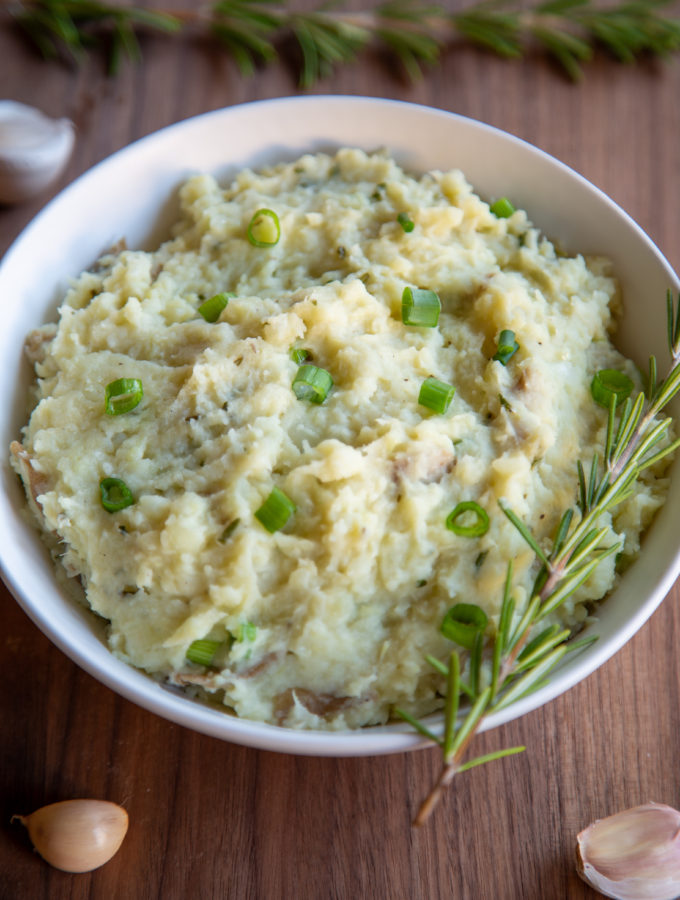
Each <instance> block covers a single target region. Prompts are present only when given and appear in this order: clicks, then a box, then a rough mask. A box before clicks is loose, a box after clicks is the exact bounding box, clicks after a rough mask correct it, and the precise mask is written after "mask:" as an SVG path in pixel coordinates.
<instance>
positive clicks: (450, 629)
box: [439, 603, 489, 650]
mask: <svg viewBox="0 0 680 900" xmlns="http://www.w3.org/2000/svg"><path fill="white" fill-rule="evenodd" d="M488 621H489V619H488V617H487V615H486V613H485V612H484V610H483V609H481V607H479V606H476V605H475V604H474V603H456V605H455V606H452V607H451V609H450V610H449V611H448V612H447V614H446V615H445V616H444V620H443V621H442V624H441V625H440V626H439V630H440V631H441V633H442V634H443V635H444V637H445V638H448V639H449V640H450V641H453V642H454V643H456V644H460V646H461V647H467V648H468V650H472V648H473V647H474V645H475V641H476V640H477V635H478V634H480V633H481V632H483V631H484V629H485V628H486V626H487V623H488Z"/></svg>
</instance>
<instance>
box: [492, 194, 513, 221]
mask: <svg viewBox="0 0 680 900" xmlns="http://www.w3.org/2000/svg"><path fill="white" fill-rule="evenodd" d="M489 209H490V210H491V212H492V213H493V214H494V216H496V218H497V219H509V218H510V216H511V215H512V214H513V213H514V211H515V207H514V206H513V205H512V203H511V202H510V201H509V200H508V198H507V197H500V198H499V199H498V200H496V202H495V203H492V204H491V206H490V207H489Z"/></svg>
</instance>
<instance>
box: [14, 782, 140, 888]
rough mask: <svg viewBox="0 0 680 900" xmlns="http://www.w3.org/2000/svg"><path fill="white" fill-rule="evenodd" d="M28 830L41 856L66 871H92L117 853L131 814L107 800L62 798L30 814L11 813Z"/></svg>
mask: <svg viewBox="0 0 680 900" xmlns="http://www.w3.org/2000/svg"><path fill="white" fill-rule="evenodd" d="M15 820H16V821H19V822H21V824H22V825H25V826H26V828H27V829H28V834H29V837H30V838H31V842H32V844H33V846H34V847H35V849H36V850H37V851H38V853H39V854H40V855H41V856H42V858H43V859H44V860H45V861H46V862H48V863H49V864H50V865H52V866H54V867H55V868H56V869H62V870H63V871H64V872H90V871H91V870H92V869H97V868H99V866H103V865H104V863H106V862H108V861H109V860H110V859H111V857H112V856H114V854H115V853H117V852H118V849H119V847H120V845H121V844H122V843H123V838H124V837H125V835H126V833H127V829H128V814H127V812H126V811H125V810H124V809H123V807H122V806H118V804H117V803H111V802H109V801H108V800H86V799H83V800H62V801H61V802H60V803H50V804H49V805H48V806H42V807H41V808H40V809H36V811H35V812H33V813H31V814H30V815H29V816H12V821H13V822H14V821H15Z"/></svg>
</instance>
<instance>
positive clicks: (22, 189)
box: [0, 100, 75, 204]
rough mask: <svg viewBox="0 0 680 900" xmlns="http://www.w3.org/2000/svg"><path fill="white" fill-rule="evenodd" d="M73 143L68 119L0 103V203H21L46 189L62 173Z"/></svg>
mask: <svg viewBox="0 0 680 900" xmlns="http://www.w3.org/2000/svg"><path fill="white" fill-rule="evenodd" d="M74 142H75V128H74V126H73V123H72V122H71V121H69V119H51V118H50V117H49V116H46V115H44V114H43V113H41V112H40V110H37V109H34V108H33V107H32V106H26V105H25V104H23V103H17V102H15V101H14V100H0V204H11V203H21V202H23V201H24V200H30V199H31V197H35V196H37V195H38V194H40V193H41V192H42V191H44V190H46V189H47V188H48V187H49V186H50V184H52V182H53V181H55V180H56V179H57V178H58V177H59V175H60V174H61V173H62V172H63V171H64V168H65V166H66V164H67V162H68V161H69V159H70V156H71V153H72V151H73V145H74Z"/></svg>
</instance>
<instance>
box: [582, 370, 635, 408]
mask: <svg viewBox="0 0 680 900" xmlns="http://www.w3.org/2000/svg"><path fill="white" fill-rule="evenodd" d="M633 387H634V385H633V382H632V381H631V380H630V378H629V377H628V376H627V375H625V374H624V373H623V372H619V370H618V369H600V371H599V372H596V373H595V377H594V378H593V380H592V382H591V384H590V393H591V394H592V396H593V400H594V401H595V402H596V403H599V404H600V406H604V408H605V409H609V404H610V402H611V398H612V396H614V397H616V405H617V406H618V405H619V403H621V402H622V401H623V400H625V399H626V398H627V397H628V396H630V393H631V391H632V390H633Z"/></svg>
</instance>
